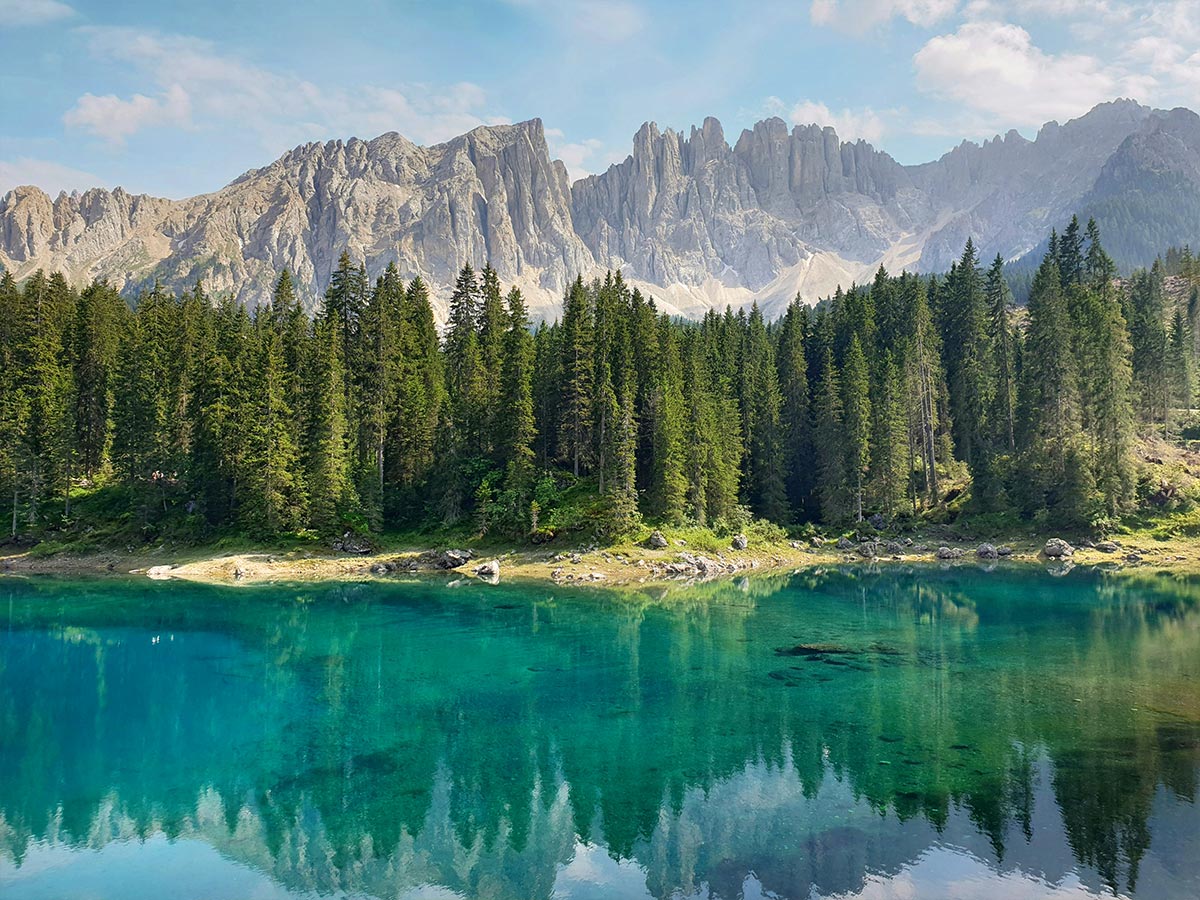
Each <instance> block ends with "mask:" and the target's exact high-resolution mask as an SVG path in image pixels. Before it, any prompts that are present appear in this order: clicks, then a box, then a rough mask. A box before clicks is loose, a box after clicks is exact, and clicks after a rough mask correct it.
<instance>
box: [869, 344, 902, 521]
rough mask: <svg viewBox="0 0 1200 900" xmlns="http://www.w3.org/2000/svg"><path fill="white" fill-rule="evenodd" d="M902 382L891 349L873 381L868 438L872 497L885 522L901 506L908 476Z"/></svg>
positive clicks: (885, 352) (884, 354)
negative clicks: (874, 385) (870, 422)
mask: <svg viewBox="0 0 1200 900" xmlns="http://www.w3.org/2000/svg"><path fill="white" fill-rule="evenodd" d="M903 390H904V380H903V378H902V376H901V372H900V368H899V367H898V366H897V365H896V360H895V357H894V355H893V354H892V351H891V350H890V349H888V350H885V351H884V353H883V362H882V363H881V365H880V366H879V374H878V376H877V377H876V387H875V392H874V394H875V398H876V399H875V402H874V403H873V404H872V413H873V414H874V423H873V430H872V438H871V459H870V464H871V469H870V471H871V494H872V496H873V497H874V500H875V503H876V504H877V505H878V507H879V509H880V510H882V511H883V513H884V515H885V516H887V517H888V518H891V517H892V516H894V515H895V514H896V513H897V512H898V510H899V508H900V505H901V504H902V503H903V502H904V498H905V492H906V491H907V490H908V484H909V476H910V474H911V469H910V468H909V466H910V459H911V455H910V451H909V443H908V418H907V416H906V410H905V406H904V398H903Z"/></svg>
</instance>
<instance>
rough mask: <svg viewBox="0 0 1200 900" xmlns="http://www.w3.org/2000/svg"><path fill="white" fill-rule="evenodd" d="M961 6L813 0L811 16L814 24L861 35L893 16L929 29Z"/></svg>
mask: <svg viewBox="0 0 1200 900" xmlns="http://www.w3.org/2000/svg"><path fill="white" fill-rule="evenodd" d="M957 6H958V2H957V0H813V4H812V6H811V7H810V8H809V17H810V18H811V19H812V21H813V24H814V25H829V26H831V27H833V28H837V29H839V30H841V31H849V32H853V33H859V34H861V33H862V32H863V31H866V30H867V29H869V28H872V27H874V26H876V25H880V24H882V23H884V22H889V21H891V20H892V19H904V20H906V21H908V22H910V23H912V24H913V25H920V26H921V27H923V28H928V27H929V26H931V25H936V24H937V23H938V22H940V21H942V20H943V19H945V18H947V17H948V16H950V15H951V14H953V13H954V10H955V8H956V7H957Z"/></svg>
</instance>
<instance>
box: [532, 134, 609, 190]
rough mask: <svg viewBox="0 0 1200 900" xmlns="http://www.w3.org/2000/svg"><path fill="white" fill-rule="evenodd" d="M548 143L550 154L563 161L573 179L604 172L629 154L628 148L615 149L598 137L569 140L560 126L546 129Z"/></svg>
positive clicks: (576, 179)
mask: <svg viewBox="0 0 1200 900" xmlns="http://www.w3.org/2000/svg"><path fill="white" fill-rule="evenodd" d="M546 143H547V144H548V145H549V147H550V155H551V156H552V157H553V158H555V159H561V160H562V161H563V164H564V165H565V166H566V167H567V173H568V174H569V175H570V176H571V180H572V181H578V180H579V179H580V178H586V177H587V176H589V175H595V174H596V173H598V172H603V171H604V170H605V169H607V168H608V167H609V166H610V165H612V164H614V163H619V162H621V160H623V159H624V158H625V157H626V156H628V155H629V151H628V150H614V149H613V148H611V147H608V146H606V145H605V144H604V142H603V141H600V140H597V139H596V138H584V139H583V140H581V141H568V140H567V139H566V135H564V134H563V132H562V130H561V129H558V128H547V129H546Z"/></svg>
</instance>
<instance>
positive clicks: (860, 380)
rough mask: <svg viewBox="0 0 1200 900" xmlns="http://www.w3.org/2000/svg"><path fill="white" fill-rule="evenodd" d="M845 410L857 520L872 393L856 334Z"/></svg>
mask: <svg viewBox="0 0 1200 900" xmlns="http://www.w3.org/2000/svg"><path fill="white" fill-rule="evenodd" d="M842 411H843V424H844V430H845V435H844V438H843V440H844V445H843V447H844V452H845V467H846V476H845V477H846V485H847V487H848V488H849V490H850V494H851V498H852V504H853V512H854V521H856V522H861V521H862V520H863V493H864V490H863V489H864V485H865V479H866V476H867V473H868V471H869V466H870V462H871V396H870V381H869V375H868V373H867V358H866V356H865V355H864V354H863V348H862V344H861V343H860V342H859V340H858V336H857V335H855V336H854V338H853V339H852V340H851V341H850V349H849V350H848V351H847V352H846V364H845V366H844V367H843V369H842Z"/></svg>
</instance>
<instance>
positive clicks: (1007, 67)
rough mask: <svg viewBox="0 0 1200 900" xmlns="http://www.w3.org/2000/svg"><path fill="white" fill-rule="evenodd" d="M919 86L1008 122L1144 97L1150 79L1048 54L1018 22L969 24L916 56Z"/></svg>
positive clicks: (1087, 59) (1094, 61) (1074, 56)
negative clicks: (1119, 97) (1111, 101)
mask: <svg viewBox="0 0 1200 900" xmlns="http://www.w3.org/2000/svg"><path fill="white" fill-rule="evenodd" d="M913 65H914V68H915V70H916V79H917V86H918V87H919V88H920V89H921V90H923V91H927V92H929V93H931V94H934V95H935V96H938V97H941V98H943V99H949V100H956V101H958V102H960V103H962V104H963V105H965V106H966V107H968V108H969V109H971V110H973V111H976V112H980V113H986V114H989V115H990V116H992V117H993V118H994V119H995V120H998V121H999V122H1001V123H1003V124H1004V125H1018V126H1019V125H1039V124H1041V123H1043V122H1045V121H1046V120H1048V119H1061V118H1070V117H1072V116H1076V115H1081V114H1082V113H1084V112H1087V110H1089V109H1090V108H1091V107H1093V106H1095V105H1096V104H1097V103H1101V102H1103V101H1105V100H1111V99H1113V98H1114V97H1118V96H1132V97H1139V96H1145V95H1146V94H1147V93H1149V92H1150V91H1151V90H1152V88H1153V86H1154V80H1153V78H1151V77H1149V76H1146V75H1142V74H1136V73H1132V72H1128V71H1126V70H1124V69H1122V68H1121V67H1116V66H1113V65H1112V64H1111V61H1108V60H1105V61H1102V60H1101V59H1099V58H1097V57H1095V56H1091V55H1088V54H1083V53H1062V54H1052V53H1046V52H1045V51H1043V50H1042V49H1041V48H1039V47H1038V46H1037V45H1035V44H1034V43H1033V39H1032V38H1031V37H1030V35H1029V32H1028V31H1026V30H1025V29H1024V28H1022V27H1020V26H1019V25H1010V24H1004V23H1001V22H968V23H966V24H964V25H962V26H961V27H960V28H959V29H958V30H957V31H955V32H954V33H952V34H945V35H939V36H938V37H934V38H932V39H931V40H929V41H928V42H927V43H926V44H925V46H923V47H922V48H921V49H920V50H919V51H917V54H916V56H914V57H913Z"/></svg>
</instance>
